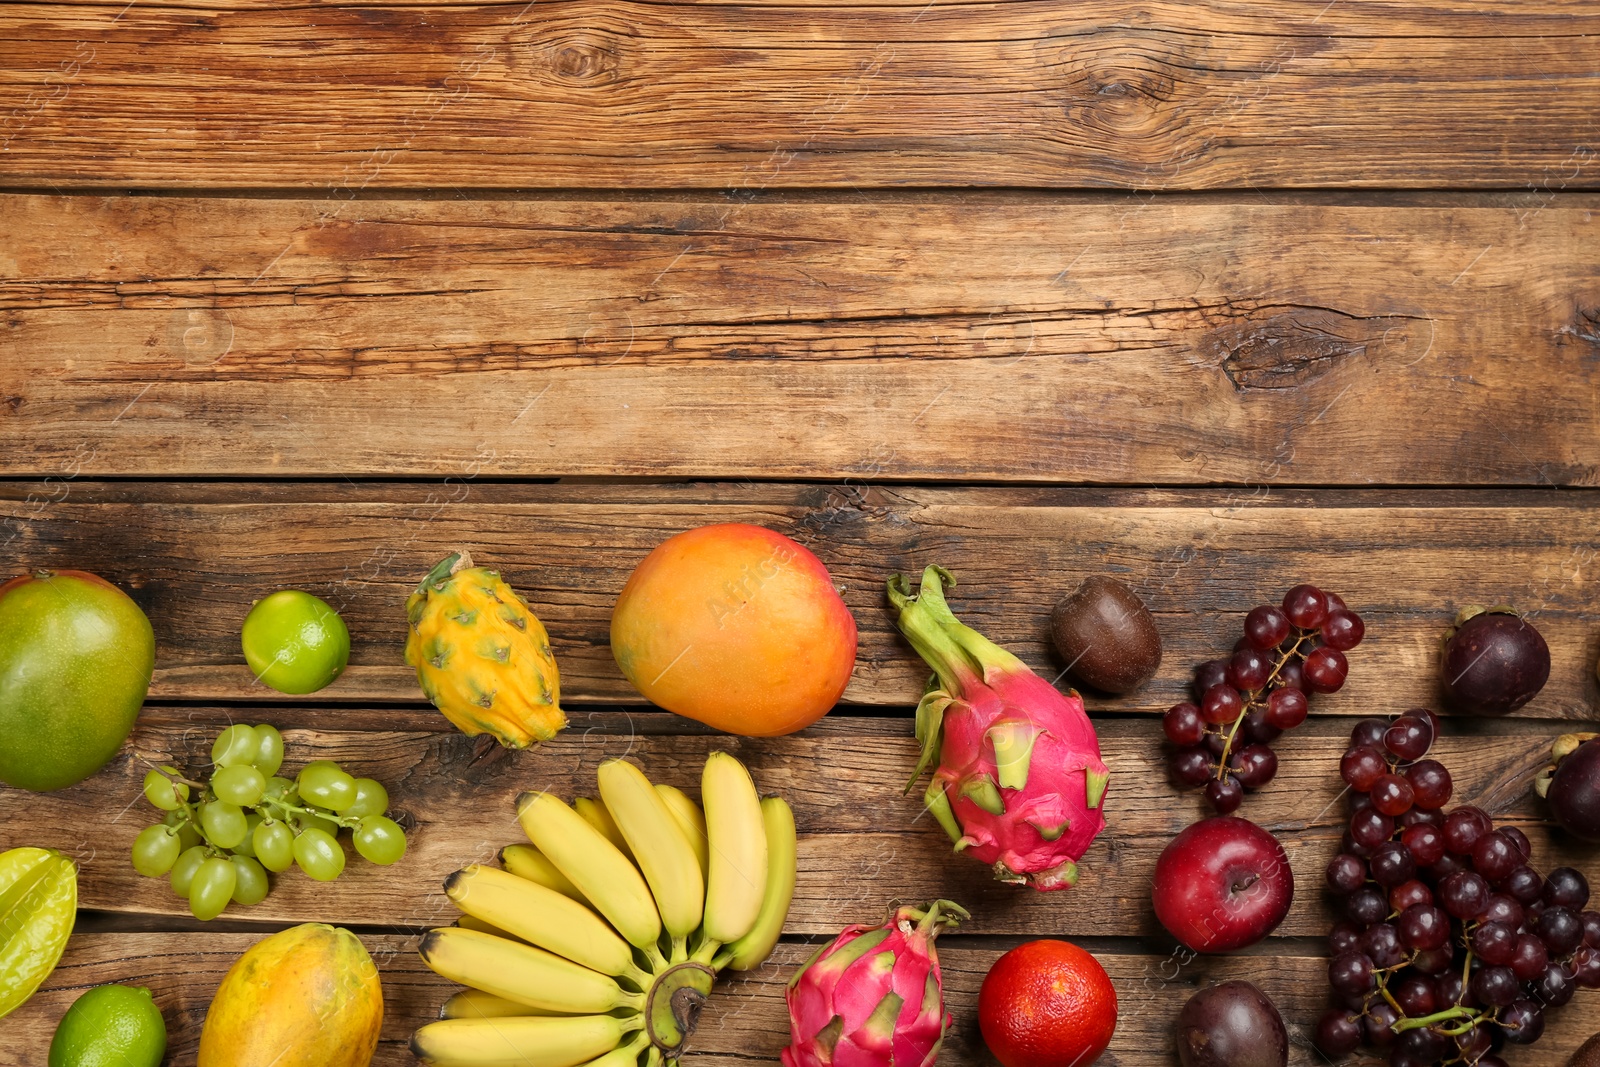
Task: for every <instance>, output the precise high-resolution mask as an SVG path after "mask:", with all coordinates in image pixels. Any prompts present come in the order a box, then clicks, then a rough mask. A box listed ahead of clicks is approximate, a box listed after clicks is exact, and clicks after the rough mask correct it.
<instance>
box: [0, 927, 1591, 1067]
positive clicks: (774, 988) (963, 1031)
mask: <svg viewBox="0 0 1600 1067" xmlns="http://www.w3.org/2000/svg"><path fill="white" fill-rule="evenodd" d="M878 917H879V915H878V913H876V912H874V911H871V910H867V911H856V910H842V911H841V913H840V925H843V924H844V923H845V922H871V921H875V920H876V919H877V918H878ZM258 939H259V938H258V936H257V935H254V934H205V935H200V936H196V935H194V934H172V933H167V934H162V933H152V934H86V935H80V936H77V937H74V938H73V940H72V942H71V943H70V944H69V946H68V948H67V953H66V956H65V957H64V958H63V959H62V962H61V965H60V966H59V967H58V968H57V969H56V971H55V973H54V974H53V975H51V977H50V978H49V980H48V981H47V982H46V983H45V985H44V987H43V988H42V989H41V990H40V992H38V993H37V994H35V996H34V998H33V999H32V1000H30V1001H29V1002H28V1003H27V1004H26V1005H24V1006H23V1007H22V1008H21V1009H19V1010H18V1011H17V1012H15V1013H14V1014H12V1015H10V1016H8V1017H7V1019H6V1037H7V1040H6V1041H5V1042H4V1043H3V1045H0V1065H3V1067H44V1065H45V1049H46V1048H47V1047H48V1045H49V1040H50V1035H51V1034H52V1033H53V1032H54V1029H55V1025H56V1022H57V1020H58V1019H59V1018H60V1016H61V1013H62V1012H64V1011H65V1010H66V1008H67V1006H68V1005H70V1004H71V1002H72V1000H73V999H74V998H75V997H77V996H78V995H79V994H80V993H81V992H82V991H83V989H84V988H86V987H87V986H90V985H93V984H99V983H103V982H113V981H115V982H124V983H132V984H139V985H144V986H146V987H148V988H149V989H150V990H151V992H152V994H154V996H155V999H156V1003H157V1005H159V1006H160V1007H161V1009H162V1013H163V1015H164V1016H165V1018H166V1020H167V1029H168V1035H169V1045H168V1048H169V1049H170V1057H171V1058H170V1060H169V1062H171V1063H173V1064H182V1063H189V1062H193V1057H194V1054H195V1048H196V1044H197V1042H198V1040H199V1033H200V1027H201V1024H202V1023H203V1021H204V1015H205V1010H206V1007H207V1005H208V1004H209V1002H210V998H211V996H212V994H213V993H214V992H215V990H216V987H217V984H218V983H219V982H220V981H221V979H222V975H223V974H224V973H225V972H226V970H227V968H228V966H229V965H230V964H231V963H232V962H233V960H234V959H235V958H236V957H237V956H238V954H239V953H241V952H243V951H244V950H245V949H246V948H248V947H249V946H250V945H252V944H254V943H255V942H256V941H257V940H258ZM362 941H363V943H364V944H365V945H366V946H367V949H368V951H369V952H371V953H372V954H373V958H374V959H375V960H376V961H377V962H378V963H379V974H380V980H381V981H382V983H383V991H384V1008H385V1016H384V1025H383V1032H382V1042H381V1044H380V1046H379V1050H378V1055H377V1057H376V1058H375V1059H374V1060H373V1061H372V1062H373V1064H374V1065H375V1067H398V1065H409V1064H412V1063H414V1062H415V1061H414V1060H413V1059H412V1058H411V1056H410V1053H409V1051H408V1050H407V1047H406V1045H407V1042H408V1040H409V1038H410V1034H411V1031H412V1030H413V1029H414V1028H415V1027H417V1026H419V1025H421V1024H422V1023H423V1022H426V1021H427V1020H429V1019H431V1018H433V1017H434V1013H435V1012H436V1011H437V1009H438V1005H439V1004H441V1003H442V1002H443V1001H444V999H445V997H447V996H449V994H450V992H451V991H452V990H453V989H456V988H459V987H456V986H454V985H452V984H450V983H448V982H446V981H445V980H444V979H442V978H440V977H438V976H437V975H435V974H433V973H432V972H431V971H429V970H427V969H426V968H425V967H424V966H423V965H422V962H421V960H419V959H418V958H417V957H416V956H415V955H414V945H415V941H414V939H412V938H406V937H396V936H390V935H364V936H363V938H362ZM971 941H972V939H971V938H963V937H960V936H959V935H956V934H947V935H945V937H944V938H943V939H942V940H941V941H940V943H939V960H940V969H941V971H942V972H943V975H944V986H945V1006H946V1009H947V1010H948V1011H949V1012H950V1013H951V1014H952V1015H953V1016H954V1018H955V1025H954V1027H953V1028H952V1030H951V1033H950V1036H949V1038H948V1039H947V1040H946V1043H945V1046H944V1048H943V1050H942V1051H941V1054H940V1057H939V1062H940V1063H941V1064H944V1065H945V1067H977V1065H979V1064H983V1063H993V1059H992V1057H991V1056H990V1055H989V1053H988V1052H987V1050H986V1049H985V1048H984V1047H983V1039H982V1036H981V1035H980V1034H979V1032H978V1026H977V995H978V988H979V986H981V985H982V983H983V976H984V975H985V974H986V973H988V969H989V968H990V967H991V966H993V964H994V961H995V960H996V959H997V958H999V956H1000V954H1001V950H1000V949H998V948H988V947H977V946H972V945H970V942H971ZM811 951H812V946H810V945H804V944H794V943H784V944H781V945H779V946H778V949H777V951H776V952H775V953H774V954H773V957H772V959H771V960H769V961H768V962H767V963H766V964H765V965H763V966H762V967H760V968H758V969H757V970H755V971H752V972H750V973H749V975H748V976H740V977H732V976H730V977H729V978H726V979H724V980H723V981H722V982H721V983H719V985H718V987H717V989H716V991H715V993H714V994H713V996H712V998H711V1002H710V1003H709V1004H708V1005H707V1007H706V1011H705V1014H704V1015H703V1016H702V1017H701V1022H700V1028H699V1029H698V1030H697V1031H696V1033H695V1036H694V1039H693V1042H692V1044H691V1047H690V1055H689V1057H688V1059H687V1060H686V1061H685V1062H687V1063H693V1064H717V1065H723V1067H735V1065H737V1064H744V1063H749V1062H750V1061H751V1060H753V1059H754V1060H761V1061H765V1062H776V1060H777V1057H778V1051H779V1050H780V1049H782V1048H783V1047H784V1046H785V1045H786V1044H788V1041H789V1022H788V1014H787V1012H786V1010H785V1009H784V1005H783V983H784V982H785V981H787V979H788V976H789V975H790V974H791V973H793V971H794V969H795V968H796V967H798V966H800V965H801V964H802V963H804V962H805V960H806V958H807V956H808V954H809V953H810V952H811ZM1097 958H1098V959H1099V960H1100V963H1101V964H1102V965H1103V966H1104V967H1105V968H1106V972H1107V973H1108V974H1109V975H1110V976H1111V980H1112V982H1113V983H1114V984H1115V985H1116V987H1117V998H1118V1019H1117V1030H1116V1034H1115V1036H1114V1037H1113V1038H1112V1042H1111V1048H1110V1049H1109V1050H1108V1051H1107V1053H1106V1055H1105V1056H1104V1057H1103V1058H1101V1059H1100V1060H1098V1061H1097V1062H1098V1063H1100V1064H1102V1065H1103V1067H1156V1065H1161V1067H1166V1065H1168V1064H1171V1063H1173V1062H1175V1053H1174V1048H1173V1043H1172V1032H1171V1031H1172V1025H1173V1020H1174V1018H1175V1017H1176V1015H1177V1013H1178V1010H1179V1008H1180V1007H1182V1005H1183V1002H1184V1000H1186V999H1187V998H1188V997H1189V996H1190V995H1191V994H1192V993H1193V992H1194V991H1195V990H1196V989H1198V988H1201V987H1203V986H1206V985H1210V984H1213V983H1215V982H1220V981H1227V980H1229V979H1233V978H1244V979H1247V980H1249V981H1253V982H1255V983H1257V984H1258V985H1259V986H1260V987H1261V988H1262V989H1263V990H1264V991H1265V992H1266V993H1267V995H1268V996H1270V997H1271V998H1272V1000H1273V1002H1274V1003H1275V1004H1276V1005H1277V1006H1278V1010H1279V1011H1280V1012H1281V1013H1282V1015H1283V1017H1284V1022H1285V1023H1286V1024H1288V1027H1289V1030H1290V1034H1291V1044H1290V1052H1289V1063H1290V1064H1291V1065H1293V1067H1315V1065H1318V1064H1322V1063H1324V1062H1325V1061H1324V1060H1323V1059H1322V1058H1321V1057H1319V1056H1318V1055H1317V1054H1316V1053H1315V1052H1314V1051H1313V1050H1312V1049H1311V1048H1310V1047H1309V1043H1308V1041H1307V1034H1308V1033H1309V1031H1310V1029H1311V1028H1312V1027H1313V1026H1314V1025H1315V1024H1316V1018H1317V1016H1318V1014H1320V1012H1321V1011H1322V1010H1323V1009H1324V1008H1325V1007H1326V1002H1327V995H1326V988H1327V979H1326V966H1327V964H1326V961H1325V960H1321V959H1317V958H1314V957H1306V956H1299V955H1293V954H1286V955H1281V956H1277V957H1274V958H1272V959H1271V961H1270V966H1264V964H1266V963H1268V960H1267V959H1266V958H1264V957H1262V956H1259V955H1242V956H1232V957H1200V958H1196V959H1190V958H1188V957H1185V956H1160V955H1136V954H1122V953H1111V952H1100V953H1097ZM1597 1000H1600V994H1596V993H1594V992H1592V991H1587V990H1580V991H1579V993H1578V995H1577V997H1576V999H1574V1000H1573V1001H1572V1003H1570V1004H1568V1005H1566V1006H1565V1007H1564V1008H1561V1009H1552V1010H1551V1011H1550V1013H1549V1017H1548V1019H1547V1022H1546V1028H1545V1032H1544V1036H1543V1038H1542V1039H1541V1040H1540V1041H1539V1042H1538V1043H1537V1044H1535V1045H1532V1046H1528V1047H1525V1048H1518V1049H1516V1050H1515V1051H1514V1052H1513V1053H1512V1057H1511V1059H1510V1062H1511V1063H1512V1064H1513V1065H1514V1067H1557V1065H1559V1064H1561V1063H1563V1062H1565V1059H1566V1057H1567V1056H1569V1055H1570V1054H1571V1052H1572V1050H1573V1049H1575V1048H1576V1047H1577V1046H1578V1044H1579V1043H1580V1042H1582V1041H1583V1039H1584V1038H1585V1037H1586V1036H1587V1035H1588V1033H1589V1030H1590V1028H1591V1027H1592V1026H1593V1025H1594V1015H1595V1012H1596V1010H1597V1008H1600V1004H1597V1003H1596V1001H1597ZM1351 1062H1352V1065H1353V1067H1370V1065H1371V1064H1373V1063H1374V1062H1377V1061H1373V1060H1370V1059H1366V1060H1355V1061H1351Z"/></svg>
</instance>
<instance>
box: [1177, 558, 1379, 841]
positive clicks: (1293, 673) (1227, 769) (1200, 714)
mask: <svg viewBox="0 0 1600 1067" xmlns="http://www.w3.org/2000/svg"><path fill="white" fill-rule="evenodd" d="M1365 632H1366V627H1365V626H1364V625H1363V624H1362V622H1361V616H1359V615H1357V614H1356V613H1355V612H1353V611H1351V610H1350V609H1349V608H1347V607H1346V606H1345V603H1344V601H1343V600H1341V599H1339V597H1338V595H1337V594H1335V593H1325V592H1323V591H1322V590H1321V589H1318V588H1317V587H1316V586H1314V585H1297V586H1295V587H1294V588H1293V589H1291V590H1289V591H1288V592H1287V593H1285V594H1284V596H1283V605H1282V606H1281V607H1273V606H1272V605H1271V604H1263V605H1261V606H1260V607H1258V608H1253V609H1252V610H1251V611H1250V614H1248V615H1246V616H1245V617H1244V636H1243V637H1242V638H1240V639H1239V643H1238V644H1236V645H1234V651H1233V656H1232V658H1230V659H1214V660H1209V661H1207V662H1205V663H1202V664H1200V666H1199V667H1198V668H1196V669H1195V674H1194V691H1195V698H1196V700H1197V701H1198V703H1188V702H1185V703H1182V704H1174V705H1173V706H1172V708H1171V709H1170V710H1168V711H1167V714H1166V716H1165V717H1164V718H1163V719H1162V722H1161V726H1162V729H1163V730H1164V731H1165V732H1166V735H1167V740H1169V741H1171V742H1172V743H1173V744H1174V745H1176V746H1178V751H1177V754H1176V755H1175V756H1173V759H1172V777H1173V780H1174V781H1175V782H1177V784H1179V785H1187V786H1202V785H1203V786H1205V797H1206V800H1207V801H1209V802H1210V804H1211V806H1212V807H1213V808H1214V809H1216V811H1217V812H1218V814H1221V815H1228V814H1231V813H1233V812H1234V811H1237V810H1238V808H1239V805H1240V804H1241V803H1243V802H1244V791H1245V790H1246V789H1260V788H1261V787H1262V786H1264V785H1266V784H1267V783H1268V782H1270V781H1272V778H1273V775H1275V774H1277V773H1278V756H1277V753H1275V752H1273V751H1272V746H1271V743H1272V742H1273V741H1275V740H1277V738H1278V735H1279V734H1281V733H1283V732H1284V731H1285V730H1292V729H1294V728H1295V727H1296V726H1299V725H1300V724H1301V723H1303V722H1305V721H1306V713H1307V711H1308V710H1309V704H1308V699H1307V698H1308V697H1309V695H1310V694H1312V693H1333V692H1337V691H1338V690H1339V688H1340V687H1341V686H1343V685H1344V679H1345V675H1346V674H1347V673H1348V672H1349V669H1350V667H1349V663H1348V662H1347V661H1346V660H1345V656H1344V654H1345V653H1346V652H1348V651H1350V649H1352V648H1355V647H1356V646H1357V645H1358V644H1360V643H1361V637H1362V634H1363V633H1365Z"/></svg>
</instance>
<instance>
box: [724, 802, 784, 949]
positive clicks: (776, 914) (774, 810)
mask: <svg viewBox="0 0 1600 1067" xmlns="http://www.w3.org/2000/svg"><path fill="white" fill-rule="evenodd" d="M761 821H762V823H763V825H764V826H765V828H766V833H767V890H766V893H765V894H764V895H763V896H762V898H761V913H760V914H759V915H757V916H756V924H755V925H754V926H752V927H751V928H750V932H749V933H747V934H745V935H744V936H743V937H741V938H740V939H739V940H737V941H735V942H734V943H733V944H731V945H729V946H728V947H727V948H726V949H724V950H723V953H722V955H721V956H719V957H718V960H719V963H718V968H717V969H718V970H721V969H722V967H724V966H726V967H731V968H733V969H734V970H736V971H748V970H750V969H751V968H753V967H758V966H760V964H761V962H762V961H763V960H765V959H766V958H767V957H768V956H770V955H772V948H773V946H774V945H776V944H777V943H778V935H779V934H781V933H783V921H784V919H786V918H788V916H789V903H790V901H792V900H794V881H795V870H796V867H797V856H796V851H797V843H796V841H795V832H794V812H793V811H790V810H789V803H788V801H786V800H784V799H783V798H782V797H767V798H766V799H765V800H763V801H762V802H761ZM724 957H726V959H727V962H726V963H721V962H720V961H721V960H722V959H723V958H724Z"/></svg>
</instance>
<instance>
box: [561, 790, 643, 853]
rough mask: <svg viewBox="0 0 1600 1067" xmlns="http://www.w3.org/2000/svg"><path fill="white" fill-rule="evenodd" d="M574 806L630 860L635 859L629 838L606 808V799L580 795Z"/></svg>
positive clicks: (586, 820)
mask: <svg viewBox="0 0 1600 1067" xmlns="http://www.w3.org/2000/svg"><path fill="white" fill-rule="evenodd" d="M572 806H573V807H574V808H575V809H577V812H578V814H579V815H582V816H583V820H584V822H587V823H588V824H589V825H590V826H592V827H594V828H595V829H596V830H599V831H600V832H601V833H602V834H604V835H605V839H606V840H607V841H610V842H611V843H612V844H613V845H616V846H617V851H618V852H620V853H622V854H623V855H624V856H626V857H628V858H629V859H630V860H631V859H633V852H632V850H631V849H629V848H628V839H627V838H626V837H624V836H623V834H622V831H621V830H620V829H618V828H617V820H616V819H614V818H612V817H611V812H610V810H609V809H607V808H606V805H605V801H603V800H596V799H595V798H593V797H578V798H577V799H576V800H574V801H573V802H572Z"/></svg>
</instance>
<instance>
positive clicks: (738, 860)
mask: <svg viewBox="0 0 1600 1067" xmlns="http://www.w3.org/2000/svg"><path fill="white" fill-rule="evenodd" d="M700 798H701V800H702V801H703V802H704V803H705V806H706V838H707V840H708V842H709V845H710V849H711V860H710V863H711V868H710V873H709V875H708V876H707V878H706V914H705V935H706V937H707V939H708V940H711V941H717V942H720V943H722V944H724V945H725V944H728V943H730V942H733V941H737V940H739V938H741V937H743V936H744V935H745V934H747V933H749V932H750V928H751V927H753V926H754V925H755V922H756V916H757V915H758V914H759V913H760V911H761V900H762V898H763V896H765V893H766V886H767V834H766V830H765V829H764V828H763V826H762V819H761V798H760V797H759V796H758V795H757V794H756V787H755V783H754V782H752V781H751V780H750V772H749V771H747V770H746V769H745V766H744V764H742V763H740V762H739V761H738V760H736V759H734V758H733V757H732V756H730V755H729V754H728V753H726V752H713V753H711V755H710V756H708V757H707V758H706V766H705V770H704V772H703V773H702V775H701V779H700Z"/></svg>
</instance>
